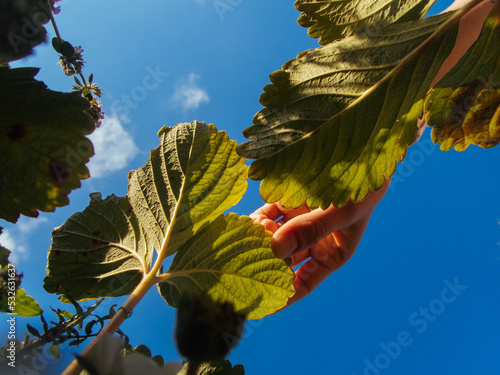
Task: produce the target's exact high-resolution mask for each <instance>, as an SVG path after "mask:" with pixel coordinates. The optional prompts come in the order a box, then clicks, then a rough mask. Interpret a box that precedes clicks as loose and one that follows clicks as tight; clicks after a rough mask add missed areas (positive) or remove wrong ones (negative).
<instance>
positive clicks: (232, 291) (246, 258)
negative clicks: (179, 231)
mask: <svg viewBox="0 0 500 375" xmlns="http://www.w3.org/2000/svg"><path fill="white" fill-rule="evenodd" d="M167 275H168V279H167V280H166V281H165V282H163V283H160V284H159V290H160V294H161V295H162V296H163V298H165V300H166V301H167V303H168V304H169V305H171V306H174V307H178V305H179V302H180V300H181V295H182V294H183V293H184V292H191V293H194V294H202V295H203V294H205V293H206V294H208V295H209V296H210V297H211V298H212V299H213V300H214V301H216V302H230V303H232V304H233V305H234V308H235V310H236V311H237V312H240V313H243V314H246V315H247V318H248V319H260V318H262V317H264V316H265V315H268V314H271V313H273V312H275V311H276V310H278V309H280V308H281V307H283V306H285V304H286V302H287V300H288V298H289V297H291V296H292V295H293V293H294V290H293V287H292V282H293V279H294V273H293V271H292V270H291V269H290V268H289V267H288V266H287V265H286V263H285V262H284V261H283V260H281V259H278V258H276V257H275V256H274V254H273V252H272V251H271V233H269V232H266V231H265V229H264V227H262V226H261V225H259V224H255V223H253V222H252V220H251V219H250V218H248V217H238V216H237V215H236V214H229V215H227V216H219V217H218V218H217V219H216V220H214V221H213V222H212V223H210V224H209V225H208V226H206V227H205V228H203V229H202V230H200V231H199V232H197V233H196V234H195V235H194V236H193V237H191V238H190V239H188V240H187V241H186V242H185V243H184V244H183V245H182V247H181V248H179V251H178V252H177V254H176V255H175V257H174V260H173V261H172V265H171V267H170V269H169V270H168V272H167Z"/></svg>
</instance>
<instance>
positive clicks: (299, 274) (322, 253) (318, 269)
mask: <svg viewBox="0 0 500 375" xmlns="http://www.w3.org/2000/svg"><path fill="white" fill-rule="evenodd" d="M312 253H313V254H312V257H311V259H309V260H308V261H307V262H305V263H304V264H303V265H302V266H300V268H299V269H298V270H297V271H296V272H295V281H294V282H293V287H294V289H295V294H294V295H293V296H292V298H290V299H289V300H288V303H287V305H291V304H292V303H295V302H297V301H299V300H301V299H302V298H304V297H305V296H307V295H308V294H309V293H311V292H312V291H313V290H314V289H315V288H316V287H317V286H318V285H319V284H321V283H322V282H323V281H324V280H325V279H326V278H327V277H328V276H330V275H331V274H332V272H334V271H336V270H338V269H339V268H340V267H342V266H343V265H344V264H345V263H346V262H347V261H348V260H349V259H350V257H351V256H352V254H353V253H354V251H350V250H348V251H344V250H342V249H340V248H339V247H336V246H335V247H329V248H325V247H317V248H315V249H314V250H313V251H312Z"/></svg>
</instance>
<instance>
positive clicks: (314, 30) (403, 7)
mask: <svg viewBox="0 0 500 375" xmlns="http://www.w3.org/2000/svg"><path fill="white" fill-rule="evenodd" d="M434 2H435V0H406V1H399V0H297V1H296V2H295V7H296V8H297V10H299V11H301V12H302V14H301V15H300V17H299V19H298V22H299V24H300V25H301V26H304V27H309V31H308V32H309V35H310V36H311V37H312V38H320V39H319V43H320V44H323V45H324V44H328V43H330V42H333V41H334V40H336V39H341V38H345V37H347V36H350V35H352V34H354V33H357V32H364V33H368V34H372V33H376V32H377V31H376V30H377V29H379V28H381V27H384V26H387V25H389V24H392V23H403V22H407V21H413V20H417V19H420V18H422V17H423V16H424V15H425V14H426V13H427V11H428V10H429V8H430V7H431V6H432V4H434Z"/></svg>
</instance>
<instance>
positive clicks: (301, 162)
mask: <svg viewBox="0 0 500 375" xmlns="http://www.w3.org/2000/svg"><path fill="white" fill-rule="evenodd" d="M456 17H458V16H457V15H454V14H452V13H450V14H446V15H441V16H435V17H432V18H428V19H423V20H419V21H414V22H410V23H406V24H401V25H392V26H389V27H387V28H384V29H381V30H380V31H379V34H377V35H373V36H368V35H354V36H352V37H350V38H348V40H347V41H346V42H338V43H334V44H332V45H331V46H326V47H321V48H319V49H318V50H316V51H313V52H310V53H306V54H305V55H303V56H301V55H299V57H298V59H297V60H296V61H292V62H291V63H288V64H286V65H285V67H284V71H281V72H278V73H274V75H275V77H273V78H272V79H273V80H274V86H270V87H266V93H265V94H264V95H263V100H262V101H263V104H265V105H268V108H266V109H264V110H262V111H261V112H259V113H258V114H257V115H256V117H255V119H254V123H255V125H254V126H252V127H250V128H248V129H247V130H246V131H245V133H244V134H245V136H247V137H248V138H250V139H253V141H252V142H248V143H246V144H243V145H242V146H241V147H240V148H239V152H240V154H241V155H242V156H245V157H251V158H258V160H257V161H254V162H253V163H252V165H251V167H250V171H249V177H250V178H252V179H256V180H263V182H262V184H261V189H260V191H261V195H262V197H263V198H264V200H266V201H267V202H275V201H278V200H281V204H282V205H284V206H286V207H299V206H301V205H302V204H303V203H304V202H306V203H307V204H308V205H309V207H311V208H315V207H322V208H326V207H328V206H330V205H331V204H334V205H335V206H341V205H343V204H345V203H346V202H347V201H348V200H349V199H352V200H353V201H359V200H361V199H363V198H365V197H366V195H367V194H368V192H369V191H370V190H377V189H379V188H381V187H382V185H383V184H384V181H385V179H386V178H388V177H390V176H391V175H392V174H393V173H394V171H395V169H396V164H397V162H400V161H402V160H403V159H404V156H405V154H406V149H407V146H408V145H409V144H411V142H412V141H413V140H414V136H415V131H416V130H417V121H418V119H419V118H420V117H422V115H423V99H424V97H425V95H426V93H427V91H428V89H429V86H430V84H431V82H432V80H433V78H434V76H435V75H436V73H437V71H438V70H439V68H440V66H441V64H442V63H443V61H444V60H445V58H446V57H447V56H448V55H449V53H450V51H451V49H452V47H453V45H454V41H455V39H456V32H457V26H453V27H449V26H448V23H451V22H453V21H455V18H456ZM450 19H451V21H450ZM446 22H448V23H446ZM443 24H445V26H443ZM440 26H442V27H440ZM445 30H447V31H445ZM439 35H441V36H439ZM359 38H363V39H361V40H360V39H359ZM343 43H345V44H343ZM337 46H340V47H341V48H338V47H337ZM323 54H324V55H326V56H323ZM346 54H348V55H347V56H348V57H349V58H346V57H345V56H346ZM276 77H278V79H276Z"/></svg>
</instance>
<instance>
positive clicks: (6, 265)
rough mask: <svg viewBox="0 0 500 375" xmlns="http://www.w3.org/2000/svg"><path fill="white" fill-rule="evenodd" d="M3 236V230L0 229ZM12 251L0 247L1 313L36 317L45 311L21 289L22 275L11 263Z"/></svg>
mask: <svg viewBox="0 0 500 375" xmlns="http://www.w3.org/2000/svg"><path fill="white" fill-rule="evenodd" d="M0 234H2V228H0ZM9 255H10V250H7V249H6V248H5V247H3V246H2V245H0V312H10V313H15V314H17V315H18V316H36V315H40V314H41V313H42V312H43V310H42V308H41V307H40V305H38V303H37V302H36V301H35V300H34V299H33V297H30V296H28V295H27V294H26V291H25V290H24V289H20V288H19V285H20V284H21V279H22V277H23V275H22V274H19V273H18V272H17V271H16V269H15V267H14V266H13V265H12V264H11V263H10V262H9Z"/></svg>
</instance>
